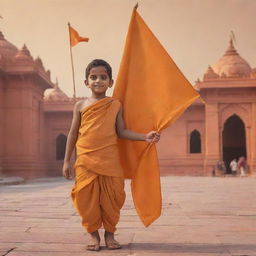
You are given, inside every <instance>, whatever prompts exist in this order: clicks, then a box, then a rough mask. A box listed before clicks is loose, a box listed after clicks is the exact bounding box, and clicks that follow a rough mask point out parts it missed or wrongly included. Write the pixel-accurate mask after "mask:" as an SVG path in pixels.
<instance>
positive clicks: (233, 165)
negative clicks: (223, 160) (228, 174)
mask: <svg viewBox="0 0 256 256" xmlns="http://www.w3.org/2000/svg"><path fill="white" fill-rule="evenodd" d="M229 167H230V169H231V171H232V175H236V174H237V161H236V159H235V158H234V159H233V160H232V161H231V162H230V164H229Z"/></svg>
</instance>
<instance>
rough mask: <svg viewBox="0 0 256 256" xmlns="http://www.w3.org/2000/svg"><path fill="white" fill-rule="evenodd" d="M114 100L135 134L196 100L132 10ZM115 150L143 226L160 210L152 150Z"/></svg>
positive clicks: (163, 123) (129, 144) (141, 145)
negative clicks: (119, 102)
mask: <svg viewBox="0 0 256 256" xmlns="http://www.w3.org/2000/svg"><path fill="white" fill-rule="evenodd" d="M113 96H114V97H115V98H117V99H119V100H120V101H121V103H122V105H123V108H124V120H125V123H126V126H127V128H128V129H130V130H133V131H136V132H140V133H147V132H149V131H151V130H156V131H158V132H160V131H162V130H163V129H164V128H166V127H167V126H168V125H170V124H172V123H173V122H174V121H175V120H176V119H177V118H178V117H179V116H180V115H181V114H182V113H183V112H184V111H185V109H186V108H187V107H188V106H189V105H190V104H191V103H192V102H193V101H194V100H196V99H197V98H198V97H199V94H198V92H197V91H196V90H195V89H194V88H193V87H192V85H191V84H190V83H189V82H188V80H187V79H186V78H185V77H184V76H183V74H182V73H181V71H180V70H179V68H178V67H177V66H176V65H175V63H174V62H173V60H172V58H171V57H170V56H169V55H168V53H167V52H166V51H165V49H164V48H163V47H162V45H161V44H160V42H159V41H158V39H157V38H156V37H155V36H154V34H153V33H152V32H151V30H150V29H149V28H148V26H147V25H146V23H145V22H144V21H143V19H142V18H141V16H140V15H139V14H138V13H137V11H136V8H134V10H133V14H132V18H131V22H130V26H129V30H128V34H127V37H126V44H125V48H124V53H123V58H122V61H121V65H120V69H119V73H118V76H117V81H116V85H115V90H114V94H113ZM170 147H175V145H170ZM119 149H120V160H121V163H122V166H123V169H124V174H125V177H126V178H131V179H132V182H131V186H132V195H133V201H134V204H135V207H136V210H137V212H138V214H139V217H140V218H141V220H142V222H143V223H144V225H145V226H148V225H150V224H151V223H152V222H153V221H154V220H155V219H157V218H158V217H159V216H160V214H161V208H162V200H161V185H160V173H159V166H158V159H157V152H156V147H155V145H154V144H153V143H146V142H137V141H129V140H119Z"/></svg>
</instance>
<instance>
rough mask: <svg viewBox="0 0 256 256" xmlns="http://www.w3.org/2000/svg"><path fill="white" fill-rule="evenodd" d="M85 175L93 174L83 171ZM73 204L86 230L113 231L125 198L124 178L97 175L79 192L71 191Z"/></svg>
mask: <svg viewBox="0 0 256 256" xmlns="http://www.w3.org/2000/svg"><path fill="white" fill-rule="evenodd" d="M84 174H85V175H88V176H89V177H91V175H93V174H92V173H90V172H89V171H84ZM72 198H73V202H74V206H75V208H76V209H77V211H78V213H79V214H80V216H81V217H82V225H83V226H84V227H85V228H86V230H87V232H94V231H96V230H98V229H99V228H101V226H102V225H103V227H104V229H105V230H106V231H108V232H115V231H116V225H117V223H118V221H119V217H120V209H121V208H122V206H123V204H124V200H125V192H124V179H123V178H121V177H110V176H102V175H99V176H97V175H96V177H95V179H94V180H93V181H91V182H90V183H89V184H88V185H87V186H85V187H84V188H83V189H82V190H80V191H79V192H76V190H75V189H74V190H73V191H72Z"/></svg>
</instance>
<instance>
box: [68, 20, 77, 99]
mask: <svg viewBox="0 0 256 256" xmlns="http://www.w3.org/2000/svg"><path fill="white" fill-rule="evenodd" d="M68 31H69V50H70V58H71V67H72V77H73V98H74V99H76V84H75V72H74V63H73V54H72V49H71V48H72V47H71V34H70V23H68Z"/></svg>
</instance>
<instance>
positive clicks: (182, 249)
mask: <svg viewBox="0 0 256 256" xmlns="http://www.w3.org/2000/svg"><path fill="white" fill-rule="evenodd" d="M128 247H129V248H130V250H131V251H150V252H161V253H170V252H172V253H228V252H229V251H232V252H233V251H236V250H239V251H243V250H244V251H253V252H254V251H255V252H256V245H253V244H195V243H193V244H181V243H131V244H128Z"/></svg>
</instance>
